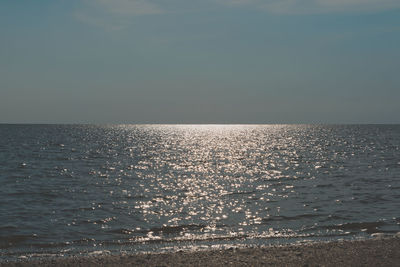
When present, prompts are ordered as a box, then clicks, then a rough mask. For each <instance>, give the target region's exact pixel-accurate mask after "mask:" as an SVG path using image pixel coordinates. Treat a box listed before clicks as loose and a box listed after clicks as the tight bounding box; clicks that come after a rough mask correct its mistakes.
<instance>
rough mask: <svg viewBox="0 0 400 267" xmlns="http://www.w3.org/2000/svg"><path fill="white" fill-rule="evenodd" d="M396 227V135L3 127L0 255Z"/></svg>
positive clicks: (350, 235)
mask: <svg viewBox="0 0 400 267" xmlns="http://www.w3.org/2000/svg"><path fill="white" fill-rule="evenodd" d="M398 231H400V126H399V125H0V257H1V258H2V259H10V258H18V257H21V256H22V257H30V256H45V255H58V256H62V255H66V256H68V255H76V254H88V253H89V254H90V253H106V252H107V253H108V252H109V253H121V252H127V253H134V252H149V251H154V252H159V251H170V250H172V251H176V250H178V249H202V248H224V247H229V246H258V245H269V244H285V243H296V242H307V241H325V240H338V239H357V238H368V237H370V236H371V235H373V234H374V233H384V234H388V235H389V234H394V233H396V232H398Z"/></svg>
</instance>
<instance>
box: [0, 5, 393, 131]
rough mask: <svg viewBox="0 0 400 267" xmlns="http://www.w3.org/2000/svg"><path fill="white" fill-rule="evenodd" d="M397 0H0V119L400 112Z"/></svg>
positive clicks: (384, 116)
mask: <svg viewBox="0 0 400 267" xmlns="http://www.w3.org/2000/svg"><path fill="white" fill-rule="evenodd" d="M399 47H400V1H399V0H202V1H194V0H168V1H165V0H41V1H33V0H19V1H15V0H1V1H0V123H235V124H236V123H250V124H252V123H400V104H399V103H400V49H399Z"/></svg>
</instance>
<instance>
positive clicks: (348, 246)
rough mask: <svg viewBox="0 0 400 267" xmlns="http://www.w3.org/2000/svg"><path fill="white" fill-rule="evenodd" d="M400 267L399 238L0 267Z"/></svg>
mask: <svg viewBox="0 0 400 267" xmlns="http://www.w3.org/2000/svg"><path fill="white" fill-rule="evenodd" d="M223 265H234V266H379V267H381V266H400V238H399V237H394V238H385V239H371V240H363V241H338V242H330V243H313V244H303V245H286V246H271V247H264V248H243V249H227V250H212V251H199V252H175V253H165V254H136V255H110V256H91V257H69V258H52V259H41V260H23V261H19V262H9V263H0V266H223Z"/></svg>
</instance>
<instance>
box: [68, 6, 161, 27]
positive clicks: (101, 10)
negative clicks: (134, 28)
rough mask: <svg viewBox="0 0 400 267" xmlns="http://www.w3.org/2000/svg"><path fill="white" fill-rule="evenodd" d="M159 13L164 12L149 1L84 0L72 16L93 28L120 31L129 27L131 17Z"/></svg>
mask: <svg viewBox="0 0 400 267" xmlns="http://www.w3.org/2000/svg"><path fill="white" fill-rule="evenodd" d="M161 13H164V10H163V9H162V8H161V7H160V6H159V5H158V4H156V3H154V2H152V1H150V0H85V1H83V6H82V7H81V8H80V9H79V10H76V12H75V14H74V15H75V18H76V19H78V20H79V21H81V22H84V23H87V24H90V25H93V26H98V27H102V28H106V29H108V30H120V29H123V28H125V27H126V26H127V25H129V23H130V19H131V18H132V17H133V16H144V15H155V14H161Z"/></svg>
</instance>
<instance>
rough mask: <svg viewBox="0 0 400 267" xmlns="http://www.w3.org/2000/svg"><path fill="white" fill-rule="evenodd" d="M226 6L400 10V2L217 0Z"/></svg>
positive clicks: (291, 10)
mask: <svg viewBox="0 0 400 267" xmlns="http://www.w3.org/2000/svg"><path fill="white" fill-rule="evenodd" d="M215 1H216V2H217V3H220V4H223V5H226V6H238V5H240V6H251V7H254V8H257V9H263V10H265V11H267V12H270V13H279V14H318V13H335V12H377V11H383V10H388V9H396V8H400V1H399V0H379V1H378V0H215Z"/></svg>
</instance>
